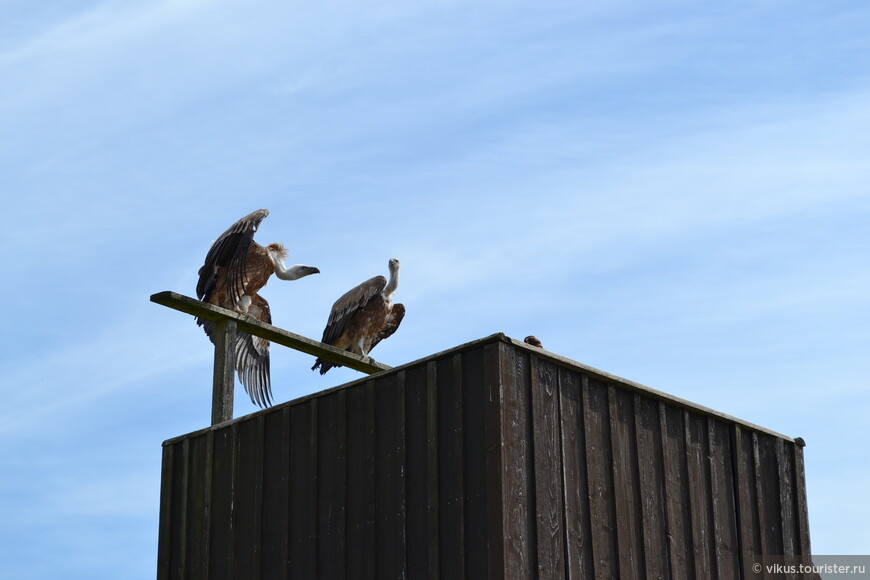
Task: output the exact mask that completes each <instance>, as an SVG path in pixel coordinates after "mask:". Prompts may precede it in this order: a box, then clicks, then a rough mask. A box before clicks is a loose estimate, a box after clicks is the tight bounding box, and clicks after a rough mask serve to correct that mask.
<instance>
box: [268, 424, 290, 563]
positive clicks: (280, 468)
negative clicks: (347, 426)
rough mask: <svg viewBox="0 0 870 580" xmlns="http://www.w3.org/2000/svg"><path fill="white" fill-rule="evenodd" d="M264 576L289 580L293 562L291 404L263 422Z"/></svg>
mask: <svg viewBox="0 0 870 580" xmlns="http://www.w3.org/2000/svg"><path fill="white" fill-rule="evenodd" d="M263 443H264V449H263V550H262V554H263V557H262V566H261V571H262V574H263V577H264V578H270V579H275V580H287V578H288V575H287V574H288V569H287V568H288V565H289V563H290V559H289V556H290V544H289V541H290V537H289V529H288V527H289V526H288V522H289V519H290V503H289V502H290V407H284V408H283V409H280V410H278V411H274V412H271V413H268V414H266V415H265V417H264V425H263Z"/></svg>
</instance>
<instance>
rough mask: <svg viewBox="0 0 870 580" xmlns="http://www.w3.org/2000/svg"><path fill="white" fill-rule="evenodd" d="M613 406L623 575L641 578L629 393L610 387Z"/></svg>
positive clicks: (640, 532)
mask: <svg viewBox="0 0 870 580" xmlns="http://www.w3.org/2000/svg"><path fill="white" fill-rule="evenodd" d="M607 398H608V404H609V406H610V443H611V448H612V453H613V493H614V497H613V501H614V502H615V503H616V538H617V546H618V550H619V574H620V576H622V577H625V578H640V576H641V571H642V570H643V569H644V561H643V537H642V535H643V528H642V525H641V515H640V499H639V495H638V474H637V461H636V460H635V457H636V455H637V448H636V446H635V434H634V409H633V408H632V407H633V405H632V396H631V394H630V393H629V392H627V391H623V390H621V389H620V390H617V389H616V387H614V386H613V385H609V386H608V387H607Z"/></svg>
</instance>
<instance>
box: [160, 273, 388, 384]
mask: <svg viewBox="0 0 870 580" xmlns="http://www.w3.org/2000/svg"><path fill="white" fill-rule="evenodd" d="M151 302H154V303H155V304H160V305H161V306H166V307H168V308H172V309H174V310H178V311H180V312H184V313H187V314H192V315H193V316H198V317H200V318H202V319H204V320H211V321H212V322H219V321H221V320H234V321H235V322H236V326H237V329H238V331H239V332H246V333H248V334H252V335H254V336H259V337H260V338H265V339H266V340H269V341H271V342H274V343H275V344H280V345H282V346H286V347H289V348H292V349H296V350H298V351H301V352H304V353H306V354H310V355H313V356H317V357H320V358H322V359H323V360H327V361H329V362H331V363H336V364H340V365H342V366H345V367H347V368H350V369H353V370H355V371H360V372H362V373H366V374H369V375H371V374H374V373H377V372H380V371H385V370H389V369H390V368H391V367H389V366H387V365H385V364H382V363H379V362H377V361H375V360H374V359H372V358H371V357H362V356H359V355H355V354H352V353H349V352H347V351H344V350H340V349H337V348H335V347H334V346H330V345H328V344H324V343H322V342H320V341H317V340H312V339H310V338H307V337H304V336H302V335H299V334H294V333H292V332H289V331H287V330H284V329H283V328H278V327H277V326H272V325H271V324H264V323H262V322H260V321H259V320H256V319H255V318H252V317H250V316H246V315H244V314H240V313H238V312H233V311H232V310H227V309H226V308H220V307H219V306H213V305H211V304H206V303H205V302H202V301H200V300H196V299H195V298H191V297H189V296H184V295H183V294H178V293H177V292H172V291H169V290H167V291H164V292H158V293H156V294H152V295H151Z"/></svg>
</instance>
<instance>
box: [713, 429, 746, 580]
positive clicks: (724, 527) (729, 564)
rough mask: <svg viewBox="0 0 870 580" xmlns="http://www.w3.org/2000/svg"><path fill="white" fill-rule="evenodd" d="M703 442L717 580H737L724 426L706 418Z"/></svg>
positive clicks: (730, 475)
mask: <svg viewBox="0 0 870 580" xmlns="http://www.w3.org/2000/svg"><path fill="white" fill-rule="evenodd" d="M707 441H708V442H709V453H708V458H709V459H708V460H709V464H710V465H709V469H710V484H711V489H710V492H711V500H712V514H713V537H714V539H715V541H714V546H713V547H714V552H715V562H716V570H717V578H720V579H728V578H737V577H738V576H739V575H740V571H741V570H742V568H741V566H740V546H739V540H738V533H737V506H736V505H735V504H734V497H735V491H734V480H735V477H734V471H733V463H732V449H731V436H730V433H729V431H728V428H727V426H726V425H724V424H723V423H721V422H719V421H716V420H715V419H713V418H712V417H707Z"/></svg>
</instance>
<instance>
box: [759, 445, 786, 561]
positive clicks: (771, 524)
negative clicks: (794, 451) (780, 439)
mask: <svg viewBox="0 0 870 580" xmlns="http://www.w3.org/2000/svg"><path fill="white" fill-rule="evenodd" d="M752 438H753V443H754V445H755V450H754V451H755V485H756V492H757V496H756V499H757V501H758V519H759V527H760V528H761V553H762V554H763V555H766V556H770V555H780V554H782V553H783V545H782V520H781V518H780V513H781V509H782V508H781V506H780V484H779V462H778V458H777V455H776V440H775V438H774V437H772V436H770V435H766V434H759V433H755V432H753V434H752Z"/></svg>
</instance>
